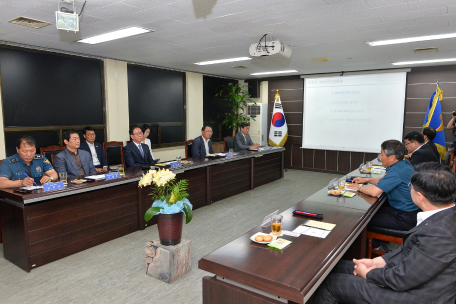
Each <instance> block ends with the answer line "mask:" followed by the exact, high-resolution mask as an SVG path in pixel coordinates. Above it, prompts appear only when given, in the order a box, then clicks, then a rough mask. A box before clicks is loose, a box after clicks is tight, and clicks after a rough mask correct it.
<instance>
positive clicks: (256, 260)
mask: <svg viewBox="0 0 456 304" xmlns="http://www.w3.org/2000/svg"><path fill="white" fill-rule="evenodd" d="M351 175H354V176H360V172H359V171H358V170H356V171H354V172H352V173H351ZM328 183H329V181H328ZM385 200H386V195H385V194H382V195H381V196H379V197H378V198H377V197H372V196H369V195H366V194H363V193H358V194H357V195H356V196H355V197H353V198H343V197H336V196H333V195H330V194H329V193H328V189H327V188H326V187H325V188H323V189H321V190H320V191H318V192H316V193H315V194H313V195H311V196H310V197H308V198H306V199H305V200H303V201H301V202H299V203H297V204H295V205H294V206H292V207H290V208H288V209H287V210H285V211H284V212H282V213H281V214H282V215H283V224H282V225H283V229H284V230H288V231H293V230H294V229H296V228H297V227H298V226H299V225H301V224H303V223H304V222H305V221H307V220H309V219H313V218H309V217H304V216H299V215H293V211H294V210H301V211H307V212H313V213H320V214H323V219H322V220H318V219H314V220H317V221H323V222H327V223H332V224H336V226H335V227H334V229H333V230H332V231H331V232H330V233H329V235H328V236H327V237H326V238H318V237H313V236H307V235H300V236H299V237H292V236H288V235H284V236H282V238H284V239H287V240H290V241H292V242H293V243H292V244H291V245H289V246H288V247H285V248H284V249H283V250H282V251H278V250H276V249H272V248H271V247H268V246H267V245H265V244H259V243H255V242H253V241H251V240H250V237H251V236H252V235H254V234H255V233H257V232H264V233H270V232H271V226H270V225H269V226H268V227H261V225H259V226H257V227H255V228H253V229H252V230H250V231H248V232H246V233H245V234H243V235H242V236H240V237H238V238H237V239H235V240H233V241H231V242H230V243H228V244H226V245H225V246H223V247H221V248H219V249H217V250H216V251H214V252H212V253H210V254H209V255H207V256H205V257H204V258H202V259H201V260H199V262H198V267H199V268H200V269H202V270H205V271H208V272H210V273H213V274H214V276H205V277H204V278H203V303H211V304H218V303H249V304H259V303H262V304H264V303H271V304H279V303H305V302H306V301H307V300H308V299H309V298H310V297H311V296H312V294H313V293H314V292H315V290H316V289H317V288H318V286H319V285H320V283H321V282H322V281H323V280H324V278H325V277H326V276H327V275H328V273H329V272H330V271H331V269H332V268H333V267H334V266H335V265H336V263H337V262H338V261H339V260H340V259H341V258H344V259H352V258H362V257H365V256H366V234H367V232H366V226H367V224H368V223H369V221H370V219H371V218H372V216H373V215H374V214H375V212H376V211H377V210H378V208H379V207H380V206H381V204H382V203H383V202H384V201H385Z"/></svg>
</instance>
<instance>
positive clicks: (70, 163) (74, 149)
mask: <svg viewBox="0 0 456 304" xmlns="http://www.w3.org/2000/svg"><path fill="white" fill-rule="evenodd" d="M63 142H64V143H65V145H66V149H65V150H63V151H62V152H60V153H59V154H57V155H56V156H55V158H54V168H55V171H57V173H60V172H67V173H68V178H74V177H78V176H81V175H91V174H95V173H97V171H96V170H95V167H94V166H93V161H92V156H91V155H90V153H89V152H87V151H84V150H79V146H80V139H79V134H78V133H77V132H76V131H75V130H69V131H66V132H65V133H63Z"/></svg>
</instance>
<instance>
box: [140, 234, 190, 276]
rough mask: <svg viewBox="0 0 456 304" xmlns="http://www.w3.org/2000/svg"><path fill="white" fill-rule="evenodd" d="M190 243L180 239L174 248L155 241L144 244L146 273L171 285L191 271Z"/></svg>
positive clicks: (157, 240)
mask: <svg viewBox="0 0 456 304" xmlns="http://www.w3.org/2000/svg"><path fill="white" fill-rule="evenodd" d="M190 250H191V241H190V240H186V239H182V241H181V243H180V244H179V245H176V246H164V245H162V244H160V240H159V239H156V240H154V241H151V242H149V243H147V244H146V273H147V274H148V275H150V276H151V277H154V278H156V279H159V280H160V281H163V282H166V283H172V282H174V281H176V280H177V279H178V278H180V277H182V276H184V275H185V274H186V273H187V272H189V271H190V270H192V260H191V258H190Z"/></svg>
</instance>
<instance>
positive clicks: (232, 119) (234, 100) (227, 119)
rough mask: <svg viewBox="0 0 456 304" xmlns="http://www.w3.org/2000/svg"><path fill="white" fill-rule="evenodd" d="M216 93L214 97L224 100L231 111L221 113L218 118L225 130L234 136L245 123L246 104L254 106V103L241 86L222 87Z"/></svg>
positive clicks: (231, 84)
mask: <svg viewBox="0 0 456 304" xmlns="http://www.w3.org/2000/svg"><path fill="white" fill-rule="evenodd" d="M217 91H218V92H217V93H216V94H215V96H216V97H220V99H221V100H225V101H226V105H227V106H228V107H229V108H230V109H231V110H232V112H231V113H223V114H220V116H221V118H223V121H222V124H223V125H225V126H226V127H227V128H229V129H232V130H233V136H234V135H236V131H237V130H238V129H239V126H240V125H241V123H242V122H244V121H247V118H246V117H245V114H244V109H245V108H247V103H248V102H252V103H254V104H256V102H254V101H253V100H252V99H250V94H249V92H248V91H247V90H244V88H243V86H242V85H241V84H239V83H235V84H233V83H229V84H227V85H222V86H220V87H219V88H218V89H217ZM252 119H253V118H252ZM253 120H254V119H253Z"/></svg>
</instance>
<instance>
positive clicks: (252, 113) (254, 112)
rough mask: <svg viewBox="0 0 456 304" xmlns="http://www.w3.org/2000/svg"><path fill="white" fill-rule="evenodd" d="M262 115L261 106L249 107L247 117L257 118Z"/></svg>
mask: <svg viewBox="0 0 456 304" xmlns="http://www.w3.org/2000/svg"><path fill="white" fill-rule="evenodd" d="M260 114H261V107H260V106H255V105H253V106H247V115H250V116H251V117H255V116H257V115H260Z"/></svg>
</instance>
